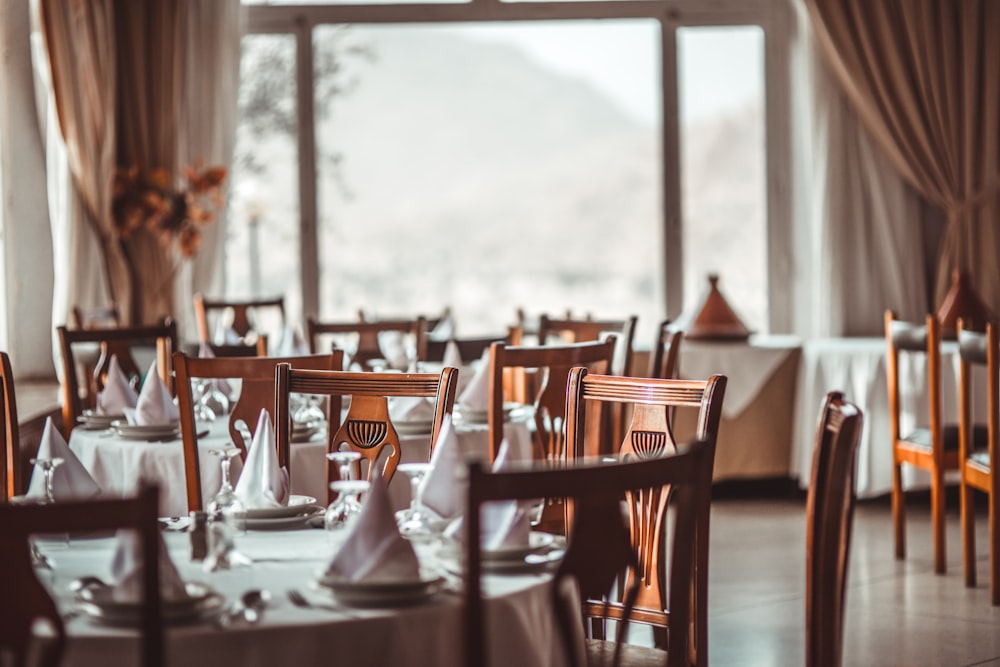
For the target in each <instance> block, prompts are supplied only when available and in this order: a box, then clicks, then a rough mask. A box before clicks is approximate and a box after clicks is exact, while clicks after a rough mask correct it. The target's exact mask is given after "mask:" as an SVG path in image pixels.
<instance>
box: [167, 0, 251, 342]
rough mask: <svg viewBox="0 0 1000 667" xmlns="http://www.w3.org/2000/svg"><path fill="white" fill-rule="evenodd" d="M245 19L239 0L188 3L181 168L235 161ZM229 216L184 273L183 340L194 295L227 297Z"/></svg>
mask: <svg viewBox="0 0 1000 667" xmlns="http://www.w3.org/2000/svg"><path fill="white" fill-rule="evenodd" d="M244 16H245V15H244V10H243V9H242V8H241V7H240V2H239V0H188V6H187V37H186V49H185V54H186V62H185V69H184V84H183V85H184V96H183V99H184V100H185V103H184V108H183V109H182V117H181V128H182V129H181V151H180V160H181V164H190V163H191V162H193V161H195V160H198V159H201V160H202V161H203V162H204V163H205V164H231V162H232V157H233V148H234V145H235V143H236V107H237V100H238V95H239V81H240V39H241V38H242V36H243V27H244V22H245V20H244ZM231 173H232V170H231V169H230V174H231ZM227 183H228V181H227ZM227 213H228V211H227V209H225V208H223V209H221V210H220V211H219V212H218V219H217V221H216V222H215V224H212V225H209V226H208V227H206V228H205V229H203V230H202V232H203V236H202V243H201V249H200V250H199V251H198V256H197V257H196V258H195V260H194V261H193V262H190V263H189V264H188V265H187V266H186V267H185V268H184V270H183V271H182V272H181V273H180V275H179V278H178V285H177V289H176V291H175V295H176V303H175V307H174V312H175V313H177V314H178V320H179V324H180V326H181V332H182V337H185V338H189V339H194V338H195V336H196V333H195V327H194V311H193V307H192V299H191V297H192V296H193V295H194V294H195V293H196V292H202V293H204V294H207V295H210V296H222V291H223V262H224V259H225V258H224V250H225V226H226V220H227Z"/></svg>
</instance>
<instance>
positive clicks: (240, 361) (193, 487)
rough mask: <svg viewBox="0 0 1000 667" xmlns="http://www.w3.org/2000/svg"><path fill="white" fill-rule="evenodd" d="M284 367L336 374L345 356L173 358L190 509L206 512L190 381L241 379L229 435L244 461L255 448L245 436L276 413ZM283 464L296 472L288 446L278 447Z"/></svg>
mask: <svg viewBox="0 0 1000 667" xmlns="http://www.w3.org/2000/svg"><path fill="white" fill-rule="evenodd" d="M280 362H285V363H289V364H291V365H293V366H294V367H295V368H310V369H314V370H327V371H332V370H338V369H340V368H342V367H343V364H344V353H343V352H342V351H340V350H336V351H334V352H332V353H330V354H317V355H313V356H307V357H284V358H277V357H216V358H214V359H213V358H211V357H209V358H197V357H189V356H187V355H185V354H182V353H180V352H177V353H175V354H174V371H175V373H176V376H177V405H178V408H179V412H180V421H181V438H182V440H183V442H184V477H185V482H186V486H187V503H188V510H200V509H202V508H203V493H202V488H201V466H200V462H199V457H198V437H197V433H198V427H197V425H196V424H195V418H194V402H195V397H194V388H193V387H192V386H191V381H192V380H198V379H208V380H220V379H225V380H233V379H239V380H240V395H239V398H238V399H237V400H236V402H235V404H234V405H233V406H232V409H231V410H230V413H229V434H230V437H231V438H232V442H233V444H234V445H236V446H237V447H239V449H240V456H241V457H242V458H246V455H247V449H248V448H249V446H250V443H249V442H247V441H246V440H245V439H244V435H243V433H245V432H252V431H253V429H254V428H255V427H256V425H257V418H258V416H259V415H260V411H261V410H262V409H266V410H268V412H272V410H273V409H274V375H275V369H276V368H277V366H278V363H280ZM338 405H339V404H338ZM272 414H273V412H272ZM338 418H339V415H338ZM278 464H279V465H282V466H286V467H288V469H291V466H290V461H289V451H288V448H287V447H285V448H284V449H283V448H281V447H278Z"/></svg>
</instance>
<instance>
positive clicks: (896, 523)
mask: <svg viewBox="0 0 1000 667" xmlns="http://www.w3.org/2000/svg"><path fill="white" fill-rule="evenodd" d="M892 522H893V527H894V528H895V534H896V560H903V559H904V558H906V501H905V499H904V498H903V472H902V466H900V464H898V463H896V464H894V465H893V467H892Z"/></svg>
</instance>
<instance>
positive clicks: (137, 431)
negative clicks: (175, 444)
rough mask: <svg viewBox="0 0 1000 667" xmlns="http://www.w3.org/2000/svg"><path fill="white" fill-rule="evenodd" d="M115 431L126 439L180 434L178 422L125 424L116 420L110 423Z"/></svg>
mask: <svg viewBox="0 0 1000 667" xmlns="http://www.w3.org/2000/svg"><path fill="white" fill-rule="evenodd" d="M112 426H113V427H114V429H115V433H117V434H118V435H119V437H122V438H124V439H126V440H147V439H149V438H167V437H170V436H173V435H178V434H180V430H181V427H180V424H178V423H177V422H174V423H172V424H148V425H139V424H126V423H125V422H121V421H117V422H114V423H112Z"/></svg>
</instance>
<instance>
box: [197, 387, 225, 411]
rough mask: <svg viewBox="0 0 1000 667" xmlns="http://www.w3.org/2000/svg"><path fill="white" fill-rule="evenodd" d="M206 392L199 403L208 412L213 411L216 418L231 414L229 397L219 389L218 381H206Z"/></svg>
mask: <svg viewBox="0 0 1000 667" xmlns="http://www.w3.org/2000/svg"><path fill="white" fill-rule="evenodd" d="M205 382H206V387H205V390H204V391H203V392H202V395H201V398H200V399H198V403H199V404H201V405H202V406H204V408H205V409H206V410H209V411H211V413H212V414H213V415H215V417H221V416H223V415H228V414H229V397H228V396H226V395H225V393H223V392H222V390H221V389H219V381H218V380H206V381H205ZM196 418H197V416H196Z"/></svg>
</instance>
